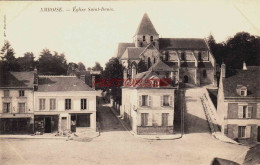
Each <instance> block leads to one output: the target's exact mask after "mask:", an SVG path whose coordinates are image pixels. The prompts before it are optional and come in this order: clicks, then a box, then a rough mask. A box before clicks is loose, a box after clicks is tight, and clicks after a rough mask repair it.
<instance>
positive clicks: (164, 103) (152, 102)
mask: <svg viewBox="0 0 260 165" xmlns="http://www.w3.org/2000/svg"><path fill="white" fill-rule="evenodd" d="M158 63H160V61H158V62H157V63H156V64H158ZM156 64H155V65H156ZM154 68H157V67H154ZM125 76H126V75H125ZM132 78H133V80H142V82H141V83H140V84H139V85H137V86H134V85H130V86H124V87H122V106H121V110H120V115H121V116H122V117H123V118H124V120H126V121H127V122H128V123H129V124H130V126H131V128H132V130H133V132H135V134H138V135H144V134H173V133H174V123H173V122H174V96H175V90H176V88H174V87H173V86H171V85H170V84H168V85H167V86H161V85H160V80H162V79H163V78H166V77H165V75H163V74H160V73H159V72H157V73H156V72H155V71H153V70H152V69H150V70H149V71H146V72H142V73H139V74H137V75H134V74H133V77H132ZM147 81H149V82H148V83H147ZM145 84H148V85H145Z"/></svg>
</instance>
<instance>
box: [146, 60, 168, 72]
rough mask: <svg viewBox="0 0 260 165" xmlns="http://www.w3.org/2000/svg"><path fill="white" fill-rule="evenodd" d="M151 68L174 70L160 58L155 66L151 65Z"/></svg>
mask: <svg viewBox="0 0 260 165" xmlns="http://www.w3.org/2000/svg"><path fill="white" fill-rule="evenodd" d="M150 70H152V71H172V69H171V68H170V67H169V66H168V65H167V64H165V63H164V62H162V61H161V60H158V61H157V62H156V63H155V64H154V65H153V66H151V68H150Z"/></svg>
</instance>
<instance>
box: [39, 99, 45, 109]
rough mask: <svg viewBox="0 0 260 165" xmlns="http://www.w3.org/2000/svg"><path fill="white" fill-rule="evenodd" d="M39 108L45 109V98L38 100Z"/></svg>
mask: <svg viewBox="0 0 260 165" xmlns="http://www.w3.org/2000/svg"><path fill="white" fill-rule="evenodd" d="M39 110H45V99H40V100H39Z"/></svg>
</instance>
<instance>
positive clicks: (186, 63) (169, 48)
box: [116, 13, 216, 86]
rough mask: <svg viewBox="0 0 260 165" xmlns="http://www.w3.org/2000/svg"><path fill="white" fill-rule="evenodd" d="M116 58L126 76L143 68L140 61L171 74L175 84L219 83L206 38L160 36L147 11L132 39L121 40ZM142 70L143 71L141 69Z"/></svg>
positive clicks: (200, 84) (132, 76) (148, 68)
mask: <svg viewBox="0 0 260 165" xmlns="http://www.w3.org/2000/svg"><path fill="white" fill-rule="evenodd" d="M116 56H117V58H118V59H119V61H120V62H121V64H122V65H123V66H124V68H125V70H124V72H125V75H126V77H127V78H134V75H136V74H138V70H139V72H140V69H139V68H138V67H140V66H139V65H138V64H139V63H140V61H143V62H142V63H143V64H144V65H145V66H146V68H147V70H153V71H154V72H156V73H158V74H160V75H164V77H166V78H171V80H172V82H173V84H175V86H178V85H179V83H188V84H191V85H194V86H203V85H214V86H215V85H216V69H215V68H216V62H215V58H214V57H213V54H212V53H211V52H210V48H209V46H208V44H207V41H206V40H205V39H203V38H160V37H159V34H158V32H157V31H156V29H155V28H154V26H153V24H152V22H151V20H150V18H149V17H148V15H147V13H145V14H144V16H143V18H142V20H141V22H140V24H139V26H138V28H137V30H136V33H135V34H134V41H133V43H119V44H118V48H117V54H116ZM142 72H143V71H142Z"/></svg>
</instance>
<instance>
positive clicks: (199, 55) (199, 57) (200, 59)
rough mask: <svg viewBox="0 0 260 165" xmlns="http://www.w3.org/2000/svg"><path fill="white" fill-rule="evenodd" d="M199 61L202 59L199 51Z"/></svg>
mask: <svg viewBox="0 0 260 165" xmlns="http://www.w3.org/2000/svg"><path fill="white" fill-rule="evenodd" d="M198 61H202V58H201V52H199V53H198Z"/></svg>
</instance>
